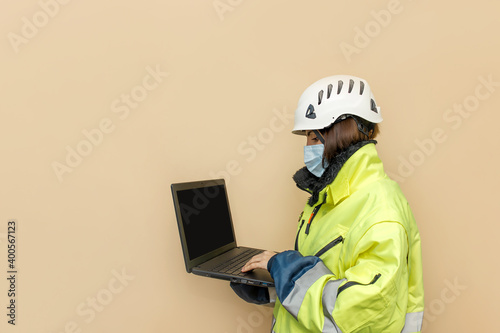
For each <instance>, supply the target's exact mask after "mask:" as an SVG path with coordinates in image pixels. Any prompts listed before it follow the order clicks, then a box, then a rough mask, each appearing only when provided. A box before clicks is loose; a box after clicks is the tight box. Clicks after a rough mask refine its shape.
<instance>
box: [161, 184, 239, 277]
mask: <svg viewBox="0 0 500 333" xmlns="http://www.w3.org/2000/svg"><path fill="white" fill-rule="evenodd" d="M171 189H172V198H173V200H174V208H175V214H176V217H177V225H178V227H179V234H180V238H181V243H182V251H183V253H184V262H185V264H186V270H187V271H188V273H190V272H191V270H192V268H193V267H195V266H197V265H199V264H201V263H204V262H205V261H207V260H210V259H212V258H214V257H216V256H218V255H220V254H222V253H224V252H226V251H229V250H231V249H232V248H234V247H236V238H235V236H234V228H233V222H232V219H231V211H230V209H229V201H228V198H227V191H226V184H225V181H224V179H215V180H203V181H196V182H187V183H177V184H172V185H171Z"/></svg>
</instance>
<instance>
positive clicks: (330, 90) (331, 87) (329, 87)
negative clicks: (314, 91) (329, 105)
mask: <svg viewBox="0 0 500 333" xmlns="http://www.w3.org/2000/svg"><path fill="white" fill-rule="evenodd" d="M332 89H333V84H329V85H328V90H327V91H326V98H327V99H328V98H330V95H331V94H332Z"/></svg>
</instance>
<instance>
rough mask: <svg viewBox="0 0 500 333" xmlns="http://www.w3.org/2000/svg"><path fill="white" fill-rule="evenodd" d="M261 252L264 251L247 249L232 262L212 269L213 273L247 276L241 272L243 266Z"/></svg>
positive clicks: (232, 259)
mask: <svg viewBox="0 0 500 333" xmlns="http://www.w3.org/2000/svg"><path fill="white" fill-rule="evenodd" d="M261 252H262V250H254V249H247V250H245V251H243V252H241V253H240V254H238V255H237V256H236V257H234V258H231V260H229V261H226V262H224V263H222V264H220V265H218V266H215V267H214V268H212V271H213V272H219V273H226V274H233V275H239V276H245V273H242V272H241V268H242V267H243V265H245V264H246V262H247V261H248V260H250V258H252V257H253V256H254V255H256V254H259V253H261Z"/></svg>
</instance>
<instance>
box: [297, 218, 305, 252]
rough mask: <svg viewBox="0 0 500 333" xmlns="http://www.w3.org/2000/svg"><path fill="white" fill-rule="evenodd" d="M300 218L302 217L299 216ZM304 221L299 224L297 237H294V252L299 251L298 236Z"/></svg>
mask: <svg viewBox="0 0 500 333" xmlns="http://www.w3.org/2000/svg"><path fill="white" fill-rule="evenodd" d="M300 217H302V215H300ZM304 222H305V220H302V222H301V223H300V227H299V231H297V237H295V251H298V250H299V235H300V230H302V226H303V225H304Z"/></svg>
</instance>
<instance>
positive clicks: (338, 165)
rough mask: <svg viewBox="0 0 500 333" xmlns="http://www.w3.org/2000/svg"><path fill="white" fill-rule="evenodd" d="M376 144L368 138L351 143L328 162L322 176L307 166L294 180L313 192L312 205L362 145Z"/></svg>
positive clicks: (310, 202)
mask: <svg viewBox="0 0 500 333" xmlns="http://www.w3.org/2000/svg"><path fill="white" fill-rule="evenodd" d="M369 143H374V144H376V143H377V141H375V140H366V141H360V142H357V143H355V144H353V145H350V146H349V147H347V148H346V149H345V150H343V151H342V152H340V153H338V154H337V155H335V157H333V158H332V159H331V160H330V161H329V162H328V167H327V168H326V169H325V172H324V173H323V175H321V177H319V178H318V177H316V176H315V175H313V174H312V173H311V172H310V171H309V170H308V169H307V167H303V168H302V169H299V170H298V171H297V172H296V173H295V174H294V175H293V180H294V181H295V183H296V184H297V187H298V188H300V189H301V190H304V191H306V192H309V193H311V194H312V195H311V197H310V198H309V205H310V206H312V205H314V204H315V203H316V202H318V199H319V192H321V190H323V189H324V188H325V187H326V186H327V185H328V184H331V183H332V182H333V181H334V180H335V177H337V175H338V173H339V171H340V169H342V166H344V164H345V162H347V160H348V159H349V158H350V157H351V156H352V155H353V154H354V153H355V152H357V151H358V149H360V148H361V147H363V146H365V145H367V144H369Z"/></svg>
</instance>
